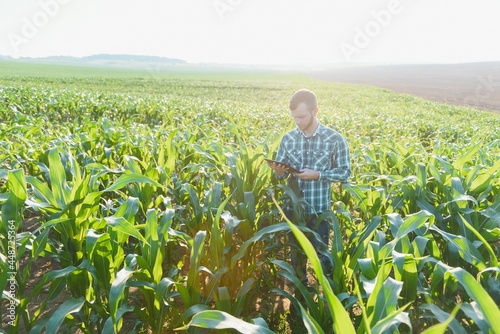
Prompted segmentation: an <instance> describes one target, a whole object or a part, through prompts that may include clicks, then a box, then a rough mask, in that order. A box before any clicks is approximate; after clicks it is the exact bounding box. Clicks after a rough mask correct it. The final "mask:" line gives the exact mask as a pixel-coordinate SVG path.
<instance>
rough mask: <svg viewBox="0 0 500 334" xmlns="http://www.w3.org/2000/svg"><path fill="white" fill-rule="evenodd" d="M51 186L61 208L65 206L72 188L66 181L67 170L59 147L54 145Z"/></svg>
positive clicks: (51, 156) (50, 169)
mask: <svg viewBox="0 0 500 334" xmlns="http://www.w3.org/2000/svg"><path fill="white" fill-rule="evenodd" d="M48 158H49V175H50V186H51V188H52V193H53V194H54V199H55V200H56V202H57V204H58V205H59V207H60V208H64V207H65V206H66V204H67V203H68V201H69V198H70V193H71V190H70V189H69V187H68V184H67V182H66V171H65V169H64V166H63V164H62V162H61V156H60V155H59V148H57V147H54V148H53V149H51V150H50V151H49V156H48Z"/></svg>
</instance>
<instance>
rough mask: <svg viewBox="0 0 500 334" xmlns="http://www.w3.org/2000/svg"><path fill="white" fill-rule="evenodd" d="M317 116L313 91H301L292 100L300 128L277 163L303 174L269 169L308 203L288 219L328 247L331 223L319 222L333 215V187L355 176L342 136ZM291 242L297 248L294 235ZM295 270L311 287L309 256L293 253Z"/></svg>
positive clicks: (286, 139) (328, 269) (325, 266)
mask: <svg viewBox="0 0 500 334" xmlns="http://www.w3.org/2000/svg"><path fill="white" fill-rule="evenodd" d="M317 114H318V103H317V99H316V95H315V94H314V93H313V92H312V91H310V90H306V89H301V90H299V91H297V92H295V93H294V94H293V96H292V98H291V99H290V115H291V116H292V118H293V120H294V122H295V125H296V126H297V127H296V128H295V129H293V130H291V131H289V132H288V133H286V134H285V135H284V136H283V138H282V140H281V143H280V145H279V148H278V152H277V155H276V158H275V159H276V161H279V162H283V163H285V164H288V165H290V166H291V167H293V168H295V169H298V170H300V173H292V172H290V171H288V167H286V166H284V165H282V164H279V163H275V162H268V165H269V166H270V167H271V168H272V169H273V170H274V172H275V175H276V177H277V178H278V179H281V180H282V179H285V178H287V177H288V184H289V185H290V186H291V187H292V186H293V187H295V188H298V194H299V195H301V196H302V197H303V199H304V201H305V208H304V215H303V216H302V217H297V215H295V217H294V215H293V209H292V208H290V207H288V208H287V209H286V211H285V212H286V215H287V217H288V218H289V219H290V220H292V221H293V222H294V223H295V224H297V225H299V224H301V223H302V224H305V225H306V226H307V227H309V228H310V229H312V230H313V231H315V232H317V233H318V234H319V236H320V237H321V239H322V241H323V243H324V244H325V245H327V246H328V241H329V220H328V219H322V220H321V221H317V220H318V219H317V218H318V217H320V216H322V214H324V213H328V212H330V211H331V206H332V203H331V184H332V182H345V181H347V179H348V178H349V176H350V175H351V166H350V159H349V148H348V146H347V142H346V140H345V139H344V137H342V135H340V134H339V133H338V132H336V131H334V130H332V129H330V128H328V127H326V126H324V125H322V124H321V123H320V122H319V120H318V118H317ZM323 216H324V215H323ZM301 220H302V221H301ZM309 240H310V241H311V243H312V244H313V246H314V248H315V249H316V250H319V249H320V248H321V242H319V241H318V240H316V238H314V237H312V236H310V237H309ZM290 242H291V243H292V244H295V245H297V240H296V239H295V237H294V236H293V234H292V233H290ZM318 256H319V258H320V260H321V262H322V265H323V269H324V270H325V274H331V270H332V269H331V263H330V260H329V259H328V258H327V257H325V256H322V255H321V254H319V253H318ZM292 266H293V267H294V269H295V270H296V272H297V275H298V277H299V278H300V279H301V281H302V282H303V283H304V284H306V285H307V284H308V281H307V276H306V258H305V255H304V254H302V253H301V252H293V251H292Z"/></svg>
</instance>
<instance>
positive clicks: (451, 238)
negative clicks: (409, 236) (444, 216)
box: [430, 226, 487, 270]
mask: <svg viewBox="0 0 500 334" xmlns="http://www.w3.org/2000/svg"><path fill="white" fill-rule="evenodd" d="M430 229H431V230H433V231H436V232H438V233H439V234H441V235H442V236H443V238H444V239H445V240H447V241H448V242H450V243H451V244H452V245H453V246H455V247H456V248H457V249H458V253H459V254H460V257H462V258H463V259H464V260H465V261H467V262H468V263H470V264H472V265H474V266H476V267H477V268H478V270H483V269H485V268H486V267H487V266H486V264H485V262H484V259H483V256H482V255H481V253H480V252H479V251H478V250H477V248H476V247H475V246H474V245H473V244H472V243H471V242H470V241H469V240H468V239H466V238H464V237H463V236H461V235H455V234H451V233H448V232H445V231H442V230H440V229H439V228H437V227H436V226H431V227H430Z"/></svg>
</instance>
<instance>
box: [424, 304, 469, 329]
mask: <svg viewBox="0 0 500 334" xmlns="http://www.w3.org/2000/svg"><path fill="white" fill-rule="evenodd" d="M461 305H462V304H457V305H456V306H455V308H454V309H453V311H452V313H451V314H448V313H447V312H445V311H443V310H441V309H440V308H439V307H437V306H436V305H433V304H425V305H422V306H420V308H421V309H423V310H428V311H430V312H432V314H433V316H434V317H435V318H436V320H437V321H438V322H439V324H437V325H434V326H432V327H429V328H428V329H426V331H428V333H427V334H440V333H442V334H444V333H445V332H446V329H451V330H452V332H453V333H454V334H467V331H466V330H465V329H464V328H463V327H462V326H460V324H459V322H458V321H457V319H455V316H456V314H457V313H458V311H459V310H460V306H461ZM426 331H424V332H422V333H425V332H426ZM434 331H436V332H434Z"/></svg>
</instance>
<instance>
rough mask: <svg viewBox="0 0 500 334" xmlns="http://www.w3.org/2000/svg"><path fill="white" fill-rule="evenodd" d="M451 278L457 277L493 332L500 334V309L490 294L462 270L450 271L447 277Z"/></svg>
mask: <svg viewBox="0 0 500 334" xmlns="http://www.w3.org/2000/svg"><path fill="white" fill-rule="evenodd" d="M449 276H453V277H455V278H456V279H457V281H458V282H459V283H460V284H462V286H463V287H464V289H465V291H466V292H467V294H468V295H469V297H470V298H472V299H473V300H474V301H475V302H476V303H477V304H478V305H479V308H480V309H481V311H482V313H483V317H484V319H485V320H486V321H487V322H488V323H489V325H490V326H491V330H492V332H493V333H496V334H498V333H500V323H499V322H498V319H500V309H499V308H498V306H497V305H496V304H495V301H494V300H493V299H492V298H491V296H490V295H489V294H488V292H486V290H484V288H483V287H482V286H481V284H479V283H478V282H477V281H476V280H475V279H474V276H472V275H471V274H469V273H468V272H467V271H465V270H464V269H462V268H453V269H450V270H448V271H447V272H446V274H445V277H449Z"/></svg>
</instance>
